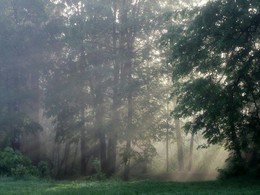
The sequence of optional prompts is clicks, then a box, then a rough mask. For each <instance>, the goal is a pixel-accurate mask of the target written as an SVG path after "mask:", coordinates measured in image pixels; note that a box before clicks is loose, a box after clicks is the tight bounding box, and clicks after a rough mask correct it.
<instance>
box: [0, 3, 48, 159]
mask: <svg viewBox="0 0 260 195" xmlns="http://www.w3.org/2000/svg"><path fill="white" fill-rule="evenodd" d="M46 5H47V1H46V2H42V1H29V0H27V1H1V21H0V25H1V32H0V36H1V40H0V42H1V55H0V59H1V64H0V75H1V82H0V94H1V95H0V117H1V120H0V128H1V130H2V131H5V135H6V136H5V137H6V139H7V140H9V141H7V144H8V145H10V146H12V148H13V149H15V150H21V151H22V152H24V153H26V154H27V155H28V156H30V158H31V159H32V160H33V161H34V162H35V161H39V149H40V145H39V137H38V132H37V131H38V130H40V129H42V127H41V126H40V125H39V112H40V74H41V70H42V68H43V66H44V65H45V62H47V61H45V57H44V56H45V55H44V53H45V52H44V51H46V50H45V49H46V45H47V36H46V35H47V34H46V31H45V27H46V26H45V24H46V22H47V19H46V12H45V7H46ZM29 135H30V136H32V137H33V138H34V140H35V141H30V142H27V141H26V139H27V137H28V136H29ZM37 140H38V141H37ZM8 142H9V143H8ZM30 147H34V149H35V150H34V151H35V152H32V151H29V150H27V148H30ZM37 149H38V150H37Z"/></svg>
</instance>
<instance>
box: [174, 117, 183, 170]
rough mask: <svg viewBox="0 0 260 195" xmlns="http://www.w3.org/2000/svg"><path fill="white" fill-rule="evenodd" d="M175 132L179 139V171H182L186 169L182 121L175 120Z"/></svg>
mask: <svg viewBox="0 0 260 195" xmlns="http://www.w3.org/2000/svg"><path fill="white" fill-rule="evenodd" d="M175 131H176V139H177V155H178V166H179V171H182V170H183V168H184V150H183V138H182V134H181V126H180V120H179V119H175Z"/></svg>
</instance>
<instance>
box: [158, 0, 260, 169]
mask: <svg viewBox="0 0 260 195" xmlns="http://www.w3.org/2000/svg"><path fill="white" fill-rule="evenodd" d="M183 13H185V12H183ZM186 13H188V17H190V18H192V19H191V20H184V19H183V21H190V23H188V24H186V25H184V26H185V28H182V26H181V25H179V26H178V25H177V24H176V25H175V26H174V27H173V28H171V29H169V31H168V33H167V34H166V35H165V37H164V38H165V39H164V38H163V39H164V43H165V44H166V45H168V46H169V49H170V51H171V56H170V57H169V63H171V64H172V68H173V77H172V79H173V82H174V88H173V95H174V96H176V97H177V103H178V105H177V107H176V108H175V109H174V115H175V117H182V118H185V119H186V120H187V121H188V122H186V125H185V128H186V130H187V131H188V132H191V133H195V132H197V131H202V132H203V135H204V137H205V138H206V139H207V141H208V144H217V143H223V144H224V146H225V148H226V149H227V150H229V151H230V152H231V156H232V157H233V159H236V161H237V162H239V163H240V164H241V163H242V164H243V166H245V167H248V168H252V167H250V166H249V164H251V163H252V161H256V160H257V159H258V160H257V163H255V164H259V154H258V153H259V150H260V145H259V135H260V134H259V127H260V126H259V124H260V117H259V98H260V91H259V78H260V71H259V70H260V69H259V58H260V48H259V31H260V28H259V24H260V13H259V1H242V0H238V1H224V0H217V1H212V2H209V3H207V5H206V6H204V7H202V8H200V9H198V8H196V10H195V11H194V10H193V11H189V12H186ZM176 37H178V38H179V40H176ZM257 155H258V156H257ZM249 156H250V157H249Z"/></svg>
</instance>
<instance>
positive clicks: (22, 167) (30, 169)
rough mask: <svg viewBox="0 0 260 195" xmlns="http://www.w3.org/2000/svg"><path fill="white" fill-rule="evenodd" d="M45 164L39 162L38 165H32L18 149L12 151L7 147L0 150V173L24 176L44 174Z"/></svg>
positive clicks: (45, 171) (45, 170)
mask: <svg viewBox="0 0 260 195" xmlns="http://www.w3.org/2000/svg"><path fill="white" fill-rule="evenodd" d="M47 170H48V168H47V165H45V164H44V163H41V164H39V167H36V166H33V165H32V163H31V161H30V159H29V158H27V157H26V156H24V155H23V154H22V153H21V152H19V151H14V150H13V149H12V148H10V147H7V148H5V149H4V150H3V151H2V152H0V175H4V176H14V177H24V176H36V177H38V176H45V174H46V173H47Z"/></svg>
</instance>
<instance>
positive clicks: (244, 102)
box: [0, 0, 259, 180]
mask: <svg viewBox="0 0 260 195" xmlns="http://www.w3.org/2000/svg"><path fill="white" fill-rule="evenodd" d="M194 2H196V1H188V0H187V1H173V2H172V1H170V0H161V1H155V0H131V1H129V0H98V1H97V0H95V1H94V0H76V1H70V0H49V1H43V0H34V1H33V0H12V1H7V0H2V1H0V26H1V28H0V51H1V52H0V147H1V149H3V148H5V147H6V146H10V147H12V149H13V150H9V149H7V150H5V151H9V153H13V154H16V155H20V153H16V152H17V151H21V152H22V153H23V154H24V155H26V156H28V157H29V158H30V159H31V160H32V163H34V164H37V163H39V162H40V161H41V160H45V161H47V162H48V164H49V166H50V167H51V170H52V174H53V176H55V177H65V176H71V175H82V176H86V175H93V173H99V174H98V177H103V176H105V177H110V176H112V175H115V174H121V175H122V176H123V178H124V179H126V180H127V179H129V176H130V173H131V171H132V170H135V171H136V172H140V171H141V172H144V173H145V172H146V171H147V169H148V167H149V163H151V162H152V159H153V157H155V156H156V154H157V151H156V148H155V146H154V143H155V142H159V141H162V142H166V163H165V166H166V169H167V171H169V167H170V165H169V162H170V161H169V145H170V144H171V143H172V141H173V140H174V141H175V143H176V146H177V156H176V159H177V160H176V161H177V164H178V169H179V170H184V169H186V168H187V169H191V167H192V154H193V148H194V140H195V139H194V137H195V136H199V132H200V131H202V134H203V135H204V137H205V138H206V139H207V141H208V144H219V143H221V144H224V146H225V147H226V149H228V150H229V151H230V153H231V157H232V159H233V160H234V159H235V164H236V165H237V166H240V167H241V166H242V167H244V168H245V169H246V168H247V167H249V166H251V165H253V164H254V166H253V167H254V168H257V166H259V139H258V138H259V64H258V63H259V10H258V7H259V3H258V2H257V1H222V0H218V1H212V2H211V1H210V2H209V3H208V4H207V5H205V6H202V7H200V6H194V7H191V6H188V7H187V8H186V9H180V8H181V6H183V5H191V4H194ZM231 10H232V11H231ZM165 32H166V33H165ZM163 33H164V35H163V36H162V34H163ZM161 36H162V39H161V46H162V47H161V48H160V49H159V39H160V37H161ZM167 58H168V59H169V60H168V61H167ZM166 61H167V62H166ZM172 71H173V74H172ZM171 74H172V81H173V84H174V85H173V88H172V87H171V84H170V83H171V82H170V79H169V78H170V75H171ZM170 93H172V96H171V97H172V98H170V97H169V94H170ZM173 108H175V109H174V112H172V116H171V117H170V115H169V113H170V112H171V110H172V109H173ZM184 123H186V125H185V128H186V133H187V134H189V136H188V138H187V137H184V136H183V135H184V131H182V126H183V124H184ZM187 140H188V142H189V143H188V144H186V149H185V144H184V143H187ZM187 145H189V146H187ZM187 147H189V149H187ZM187 150H188V152H187ZM13 151H14V152H13ZM4 154H5V153H3V155H4ZM185 158H187V159H188V161H185ZM0 164H1V163H0ZM233 164H234V163H233ZM44 165H45V164H44ZM0 166H1V165H0ZM28 166H29V165H28Z"/></svg>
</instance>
